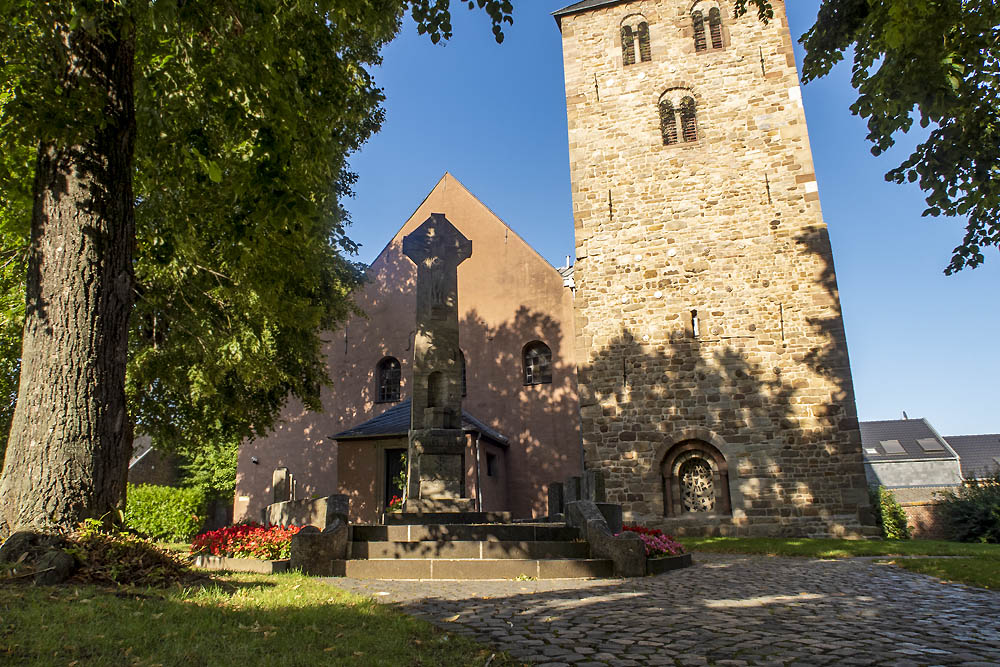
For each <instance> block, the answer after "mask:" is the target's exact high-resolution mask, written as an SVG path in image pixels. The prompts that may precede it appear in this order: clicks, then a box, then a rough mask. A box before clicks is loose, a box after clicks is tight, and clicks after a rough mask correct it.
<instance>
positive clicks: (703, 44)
mask: <svg viewBox="0 0 1000 667" xmlns="http://www.w3.org/2000/svg"><path fill="white" fill-rule="evenodd" d="M691 21H692V23H694V50H695V51H705V50H706V49H708V42H707V41H706V40H705V15H704V14H702V13H701V12H700V11H699V12H694V13H693V14H691Z"/></svg>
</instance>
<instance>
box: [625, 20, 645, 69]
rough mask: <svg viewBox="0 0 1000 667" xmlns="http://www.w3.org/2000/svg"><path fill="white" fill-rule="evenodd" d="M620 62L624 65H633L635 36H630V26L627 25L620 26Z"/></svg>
mask: <svg viewBox="0 0 1000 667" xmlns="http://www.w3.org/2000/svg"><path fill="white" fill-rule="evenodd" d="M640 44H641V42H640ZM622 62H623V63H624V64H625V65H634V64H635V35H633V34H632V26H628V25H623V26H622Z"/></svg>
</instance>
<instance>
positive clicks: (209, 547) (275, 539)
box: [191, 523, 302, 560]
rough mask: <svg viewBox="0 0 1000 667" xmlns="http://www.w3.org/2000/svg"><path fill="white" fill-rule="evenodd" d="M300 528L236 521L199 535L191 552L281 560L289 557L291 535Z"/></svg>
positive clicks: (192, 545)
mask: <svg viewBox="0 0 1000 667" xmlns="http://www.w3.org/2000/svg"><path fill="white" fill-rule="evenodd" d="M300 530H302V526H289V527H287V528H282V527H281V526H262V525H261V524H259V523H238V524H236V525H235V526H227V527H225V528H220V529H219V530H212V531H209V532H207V533H202V534H201V535H198V536H197V537H195V538H194V540H192V542H191V551H192V552H193V553H198V552H208V553H210V554H212V555H213V556H228V557H230V558H259V559H260V560H282V559H285V558H289V557H291V554H292V535H294V534H295V533H297V532H299V531H300Z"/></svg>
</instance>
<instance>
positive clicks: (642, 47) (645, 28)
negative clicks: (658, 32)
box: [639, 21, 653, 63]
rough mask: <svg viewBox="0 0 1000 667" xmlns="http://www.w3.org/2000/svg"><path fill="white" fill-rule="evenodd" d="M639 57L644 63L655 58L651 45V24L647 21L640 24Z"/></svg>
mask: <svg viewBox="0 0 1000 667" xmlns="http://www.w3.org/2000/svg"><path fill="white" fill-rule="evenodd" d="M639 58H640V59H641V60H642V62H644V63H648V62H649V61H650V60H652V59H653V54H652V51H651V50H650V47H649V24H648V23H646V22H645V21H643V22H642V23H640V24H639Z"/></svg>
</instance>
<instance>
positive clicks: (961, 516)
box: [941, 468, 1000, 544]
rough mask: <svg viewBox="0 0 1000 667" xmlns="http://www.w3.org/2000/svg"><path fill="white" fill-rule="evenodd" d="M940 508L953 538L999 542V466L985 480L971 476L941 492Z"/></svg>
mask: <svg viewBox="0 0 1000 667" xmlns="http://www.w3.org/2000/svg"><path fill="white" fill-rule="evenodd" d="M943 495H944V503H943V504H942V506H941V509H942V511H943V513H944V516H945V518H946V519H947V521H948V525H949V528H950V529H951V533H952V538H954V539H956V540H958V541H960V542H987V543H990V544H1000V468H997V471H996V472H995V473H993V476H992V477H988V478H986V479H985V480H979V481H976V480H972V481H971V482H968V483H967V484H966V485H965V486H963V487H961V488H960V489H959V490H958V491H957V492H953V491H948V492H946V493H944V494H943Z"/></svg>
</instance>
